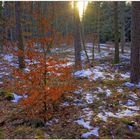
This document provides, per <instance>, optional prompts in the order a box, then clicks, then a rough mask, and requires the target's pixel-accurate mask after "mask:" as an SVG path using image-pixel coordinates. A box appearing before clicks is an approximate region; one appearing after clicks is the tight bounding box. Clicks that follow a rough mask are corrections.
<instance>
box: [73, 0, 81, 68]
mask: <svg viewBox="0 0 140 140" xmlns="http://www.w3.org/2000/svg"><path fill="white" fill-rule="evenodd" d="M74 48H75V66H76V68H81V39H80V17H79V13H78V9H77V7H76V2H74Z"/></svg>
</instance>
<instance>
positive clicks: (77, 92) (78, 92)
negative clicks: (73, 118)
mask: <svg viewBox="0 0 140 140" xmlns="http://www.w3.org/2000/svg"><path fill="white" fill-rule="evenodd" d="M82 91H83V89H82V88H81V89H78V90H75V91H74V93H75V94H80V93H82Z"/></svg>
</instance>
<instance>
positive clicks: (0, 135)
mask: <svg viewBox="0 0 140 140" xmlns="http://www.w3.org/2000/svg"><path fill="white" fill-rule="evenodd" d="M0 139H4V130H3V129H2V128H0Z"/></svg>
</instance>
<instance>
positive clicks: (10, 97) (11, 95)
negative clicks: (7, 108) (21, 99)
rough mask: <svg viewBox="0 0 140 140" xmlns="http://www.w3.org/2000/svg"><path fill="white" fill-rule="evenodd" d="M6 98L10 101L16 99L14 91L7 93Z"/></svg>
mask: <svg viewBox="0 0 140 140" xmlns="http://www.w3.org/2000/svg"><path fill="white" fill-rule="evenodd" d="M5 98H6V99H7V100H8V101H11V100H13V99H14V95H13V93H10V92H7V93H6V95H5Z"/></svg>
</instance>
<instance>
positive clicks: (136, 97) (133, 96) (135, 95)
mask: <svg viewBox="0 0 140 140" xmlns="http://www.w3.org/2000/svg"><path fill="white" fill-rule="evenodd" d="M129 96H130V97H132V98H134V99H136V100H138V99H139V98H138V96H137V94H135V93H133V94H130V95H129Z"/></svg>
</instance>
